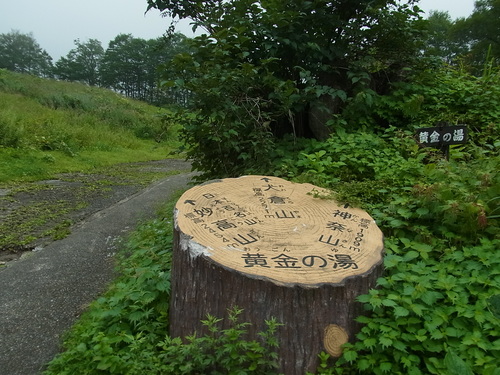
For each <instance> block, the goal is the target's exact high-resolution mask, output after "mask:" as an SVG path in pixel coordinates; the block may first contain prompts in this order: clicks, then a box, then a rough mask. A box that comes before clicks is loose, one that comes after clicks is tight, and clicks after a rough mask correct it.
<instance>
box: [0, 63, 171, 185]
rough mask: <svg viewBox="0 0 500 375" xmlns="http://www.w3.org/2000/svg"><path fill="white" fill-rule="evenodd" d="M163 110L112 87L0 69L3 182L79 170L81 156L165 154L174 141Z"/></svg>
mask: <svg viewBox="0 0 500 375" xmlns="http://www.w3.org/2000/svg"><path fill="white" fill-rule="evenodd" d="M166 112H167V111H166V110H164V109H159V108H156V107H153V106H150V105H147V104H145V103H142V102H138V101H133V100H129V99H126V98H124V97H122V96H120V95H118V94H116V93H114V92H112V91H109V90H105V89H101V88H96V87H90V86H86V85H83V84H78V83H69V82H59V81H55V80H48V79H42V78H38V77H33V76H29V75H23V74H17V73H12V72H9V71H7V70H0V182H6V181H10V180H12V179H23V180H26V179H31V180H33V179H38V178H44V177H45V176H46V175H47V174H50V173H54V172H57V171H60V170H61V169H62V170H68V169H69V170H76V169H81V168H84V167H85V166H86V161H85V160H92V161H93V164H96V163H97V164H102V165H107V164H109V161H110V160H115V161H116V160H120V161H139V160H151V159H160V158H165V157H167V155H168V154H170V153H171V152H172V150H174V149H176V148H177V146H178V144H177V136H176V131H177V125H176V124H172V123H168V122H165V121H163V120H162V118H163V117H162V115H163V114H165V113H166ZM91 154H93V156H90V155H91ZM112 154H118V155H120V156H119V157H116V156H112Z"/></svg>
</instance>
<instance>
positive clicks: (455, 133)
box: [417, 125, 467, 148]
mask: <svg viewBox="0 0 500 375" xmlns="http://www.w3.org/2000/svg"><path fill="white" fill-rule="evenodd" d="M417 142H418V143H419V144H420V146H422V147H435V148H443V146H450V145H460V144H464V143H466V142H467V127H466V126H465V125H454V126H449V125H446V126H435V127H432V128H420V129H418V130H417Z"/></svg>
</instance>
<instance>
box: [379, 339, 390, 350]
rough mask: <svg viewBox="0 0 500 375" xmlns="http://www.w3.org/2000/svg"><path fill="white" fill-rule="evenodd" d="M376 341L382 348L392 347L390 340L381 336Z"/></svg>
mask: <svg viewBox="0 0 500 375" xmlns="http://www.w3.org/2000/svg"><path fill="white" fill-rule="evenodd" d="M378 341H379V342H380V344H381V345H382V347H384V348H388V347H389V346H391V345H392V340H391V339H390V338H389V337H385V336H381V337H380V338H379V340H378Z"/></svg>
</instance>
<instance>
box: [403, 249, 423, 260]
mask: <svg viewBox="0 0 500 375" xmlns="http://www.w3.org/2000/svg"><path fill="white" fill-rule="evenodd" d="M419 256H420V254H419V253H418V252H417V251H415V250H411V251H408V252H407V253H406V254H405V255H404V256H403V260H404V261H405V262H409V261H411V260H413V259H415V258H418V257H419Z"/></svg>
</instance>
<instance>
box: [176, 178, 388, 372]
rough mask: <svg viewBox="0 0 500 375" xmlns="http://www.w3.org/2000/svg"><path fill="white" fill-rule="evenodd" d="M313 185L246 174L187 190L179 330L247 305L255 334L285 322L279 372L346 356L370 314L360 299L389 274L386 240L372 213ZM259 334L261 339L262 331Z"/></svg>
mask: <svg viewBox="0 0 500 375" xmlns="http://www.w3.org/2000/svg"><path fill="white" fill-rule="evenodd" d="M311 192H312V193H314V192H323V191H322V190H321V189H320V188H317V187H315V186H313V185H310V184H293V183H290V182H287V181H285V180H282V179H279V178H276V177H264V176H245V177H241V178H238V179H225V180H220V181H215V182H211V183H207V184H204V185H200V186H197V187H194V188H192V189H190V190H188V191H187V192H186V193H185V194H184V195H183V196H182V197H181V198H180V200H179V201H178V203H177V206H176V212H175V242H174V259H173V266H172V294H171V308H170V334H171V336H172V337H176V336H180V337H185V336H187V335H191V334H193V333H194V332H197V333H200V334H203V333H205V332H204V330H203V326H202V324H201V322H200V321H201V320H204V319H206V316H207V314H211V315H214V316H216V317H224V316H226V315H227V310H228V309H229V308H231V307H234V306H238V307H240V308H242V309H243V310H244V311H243V313H242V315H241V319H242V321H246V322H250V323H252V326H251V327H250V330H249V333H250V335H255V334H256V332H259V331H263V330H265V328H266V326H265V320H270V319H271V318H273V317H274V318H276V319H277V321H278V322H280V323H282V324H283V325H282V326H281V327H280V329H279V330H278V334H277V335H278V340H279V342H280V348H279V350H278V354H279V358H280V371H281V372H283V373H284V374H286V375H293V374H297V375H299V374H300V375H303V374H305V373H306V371H315V369H316V366H317V365H318V358H317V355H318V354H319V353H320V352H321V351H327V352H328V353H330V354H331V355H332V356H334V357H338V356H340V354H341V345H342V344H344V343H345V342H347V341H352V340H353V339H354V335H355V334H356V333H357V332H358V331H359V329H360V326H359V324H358V323H356V322H355V318H356V317H357V316H359V315H361V314H362V313H363V311H362V306H361V304H360V303H358V302H356V297H357V296H359V295H360V294H364V293H367V292H368V290H369V289H370V288H373V287H374V286H375V282H376V280H377V278H378V277H379V276H380V274H381V271H382V253H383V236H382V233H381V232H380V230H379V228H378V227H377V226H376V224H375V223H374V221H373V219H372V218H371V217H370V216H369V215H368V214H367V213H366V212H364V211H362V210H360V209H357V208H351V207H348V206H347V205H339V204H338V203H337V202H335V201H333V200H328V199H320V198H315V197H314V196H313V195H311V194H310V193H311ZM253 338H256V337H255V336H254V337H253Z"/></svg>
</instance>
